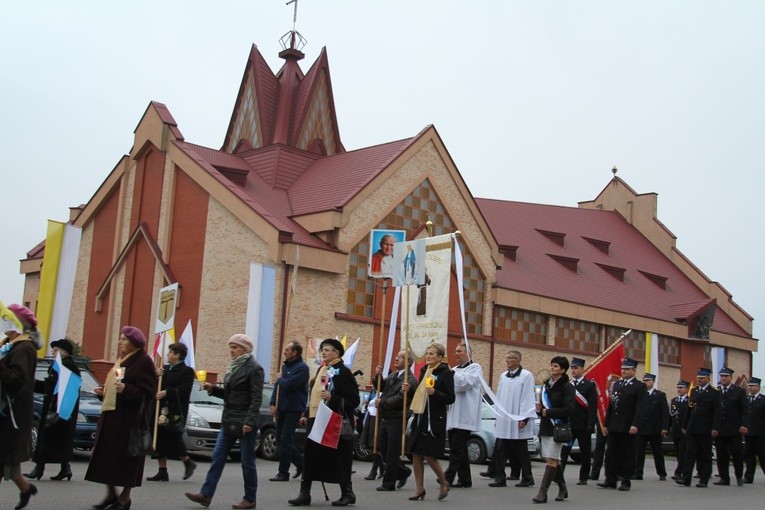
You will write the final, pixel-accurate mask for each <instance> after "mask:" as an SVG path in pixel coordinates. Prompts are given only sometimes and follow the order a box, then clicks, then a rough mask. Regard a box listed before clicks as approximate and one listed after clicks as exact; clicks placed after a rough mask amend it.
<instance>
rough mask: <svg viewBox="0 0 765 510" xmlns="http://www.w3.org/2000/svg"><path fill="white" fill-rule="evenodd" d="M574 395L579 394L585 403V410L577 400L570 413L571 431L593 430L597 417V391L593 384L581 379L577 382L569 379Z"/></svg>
mask: <svg viewBox="0 0 765 510" xmlns="http://www.w3.org/2000/svg"><path fill="white" fill-rule="evenodd" d="M571 385H572V386H573V387H574V390H575V393H574V395H576V393H579V394H580V395H581V396H582V398H583V399H584V400H585V401H586V402H587V409H585V408H584V407H583V406H582V404H580V403H579V401H578V400H577V402H576V405H575V406H574V412H573V413H571V429H572V430H595V420H596V419H597V417H598V389H597V387H596V386H595V383H594V382H592V381H590V380H589V379H585V378H584V377H582V378H581V379H579V381H578V382H575V381H574V379H571Z"/></svg>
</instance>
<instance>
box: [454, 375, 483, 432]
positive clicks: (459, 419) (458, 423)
mask: <svg viewBox="0 0 765 510" xmlns="http://www.w3.org/2000/svg"><path fill="white" fill-rule="evenodd" d="M481 375H482V373H481V365H479V364H478V363H476V362H474V361H469V362H468V363H467V364H465V365H462V366H457V367H454V403H453V404H452V405H451V406H450V407H449V412H448V413H447V415H446V428H447V429H462V430H469V431H471V432H474V431H478V430H481V394H483V386H482V384H481Z"/></svg>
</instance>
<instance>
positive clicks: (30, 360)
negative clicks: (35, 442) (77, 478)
mask: <svg viewBox="0 0 765 510" xmlns="http://www.w3.org/2000/svg"><path fill="white" fill-rule="evenodd" d="M0 309H1V310H2V312H1V313H0V322H2V324H3V330H4V331H3V332H4V333H5V335H6V338H4V339H3V340H2V341H1V342H0V345H1V347H0V466H2V469H3V475H2V478H3V479H5V480H12V481H13V483H15V484H16V487H18V488H19V491H21V493H20V496H19V503H18V505H16V508H19V509H20V508H24V507H25V506H27V503H29V498H31V497H32V496H34V495H35V494H37V487H35V485H34V484H31V483H29V482H28V481H27V479H26V478H25V477H24V475H23V474H22V473H21V463H22V462H24V461H26V460H29V458H30V457H31V456H32V421H33V419H34V409H33V404H32V395H33V393H34V383H35V369H36V368H37V349H39V348H40V347H41V346H42V342H41V341H40V335H39V333H38V332H37V318H36V317H35V316H34V314H33V313H32V311H31V310H29V308H27V307H26V306H20V305H16V304H13V305H8V308H5V306H2V303H0Z"/></svg>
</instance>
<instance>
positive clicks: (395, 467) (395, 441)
mask: <svg viewBox="0 0 765 510" xmlns="http://www.w3.org/2000/svg"><path fill="white" fill-rule="evenodd" d="M378 426H379V427H381V429H380V441H379V443H378V445H377V447H378V448H377V449H378V450H379V451H380V453H381V454H382V455H383V457H384V458H385V474H384V475H383V481H382V484H383V485H384V486H386V487H395V486H396V480H403V479H404V478H406V477H407V476H409V474H410V473H411V472H412V470H411V469H409V468H407V467H406V466H404V465H402V464H401V460H400V455H401V432H402V431H403V425H402V424H401V418H396V419H393V420H380V422H379V423H378Z"/></svg>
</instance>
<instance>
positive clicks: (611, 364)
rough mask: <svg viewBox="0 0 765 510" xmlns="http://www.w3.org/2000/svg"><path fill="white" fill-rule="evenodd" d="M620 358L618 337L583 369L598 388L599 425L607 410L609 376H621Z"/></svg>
mask: <svg viewBox="0 0 765 510" xmlns="http://www.w3.org/2000/svg"><path fill="white" fill-rule="evenodd" d="M622 359H624V343H623V342H622V341H621V339H620V340H618V341H616V342H614V343H613V344H611V345H610V346H609V348H608V349H606V350H605V352H603V354H601V355H600V356H599V357H598V358H597V359H596V360H595V361H594V362H593V363H592V365H590V366H589V367H588V368H587V370H586V371H585V376H586V377H587V379H589V380H591V381H592V382H594V383H595V387H596V388H597V390H598V420H599V421H600V424H601V426H602V425H603V422H604V421H605V419H606V411H607V410H608V403H609V400H610V394H609V388H610V386H611V384H610V383H611V378H612V377H617V378H618V377H620V376H621V368H622Z"/></svg>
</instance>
